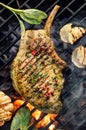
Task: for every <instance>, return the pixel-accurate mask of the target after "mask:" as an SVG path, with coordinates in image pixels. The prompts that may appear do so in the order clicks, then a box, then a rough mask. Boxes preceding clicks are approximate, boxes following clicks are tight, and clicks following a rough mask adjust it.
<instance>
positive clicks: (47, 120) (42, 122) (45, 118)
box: [36, 114, 57, 128]
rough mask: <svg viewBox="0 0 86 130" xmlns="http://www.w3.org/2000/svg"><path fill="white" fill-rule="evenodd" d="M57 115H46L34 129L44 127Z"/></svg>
mask: <svg viewBox="0 0 86 130" xmlns="http://www.w3.org/2000/svg"><path fill="white" fill-rule="evenodd" d="M56 116H57V114H47V115H46V116H45V117H44V118H43V119H42V120H41V121H39V122H38V124H37V125H36V128H40V127H46V126H47V125H48V124H49V123H50V122H51V120H54V119H55V117H56Z"/></svg>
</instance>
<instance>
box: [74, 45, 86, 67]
mask: <svg viewBox="0 0 86 130" xmlns="http://www.w3.org/2000/svg"><path fill="white" fill-rule="evenodd" d="M72 62H73V63H74V64H75V65H76V66H77V67H79V68H85V67H86V48H84V47H83V46H79V47H77V48H76V49H75V50H74V51H73V53H72Z"/></svg>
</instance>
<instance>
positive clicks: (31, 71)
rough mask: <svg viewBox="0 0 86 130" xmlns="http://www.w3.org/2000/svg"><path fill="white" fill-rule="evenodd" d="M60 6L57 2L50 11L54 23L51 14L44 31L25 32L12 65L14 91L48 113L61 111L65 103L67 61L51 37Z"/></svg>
mask: <svg viewBox="0 0 86 130" xmlns="http://www.w3.org/2000/svg"><path fill="white" fill-rule="evenodd" d="M58 9H59V6H57V5H56V6H55V7H54V9H53V11H52V12H51V14H50V17H51V16H52V19H51V22H50V17H49V18H48V20H47V22H46V24H45V27H44V30H43V29H40V30H28V31H26V32H25V34H24V36H23V37H22V38H21V42H20V47H19V51H18V53H17V56H16V57H15V59H14V60H13V62H12V65H11V78H12V80H13V86H14V88H15V90H16V91H17V92H18V93H20V94H21V95H22V96H23V97H24V98H25V99H26V100H27V101H29V102H30V103H31V104H32V105H34V106H35V107H37V108H38V109H40V110H42V111H44V112H46V113H58V112H59V111H60V109H61V106H62V103H61V100H60V94H61V90H62V88H63V84H64V78H63V74H62V69H64V68H65V66H66V63H65V62H64V61H63V60H62V59H61V58H60V57H59V56H58V55H57V53H56V52H55V49H54V46H53V42H52V40H51V38H50V37H49V31H50V27H51V24H52V20H53V19H54V16H55V14H56V12H57V11H58ZM48 23H49V25H48ZM47 25H48V28H47Z"/></svg>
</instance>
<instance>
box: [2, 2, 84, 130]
mask: <svg viewBox="0 0 86 130" xmlns="http://www.w3.org/2000/svg"><path fill="white" fill-rule="evenodd" d="M1 2H3V0H1ZM4 3H5V4H8V5H10V6H12V7H14V8H21V9H22V8H38V9H41V10H43V11H45V12H46V13H47V14H49V13H50V11H51V10H52V8H53V7H54V5H55V4H58V5H60V6H61V9H60V11H59V12H58V14H57V15H56V17H55V20H54V23H53V26H52V28H51V37H52V40H53V41H54V43H55V47H56V51H57V52H58V54H59V55H60V57H62V58H63V59H64V60H65V61H66V62H67V64H68V66H69V68H67V69H66V70H65V72H64V76H65V78H66V82H65V88H64V90H63V92H62V101H63V109H62V111H61V112H60V114H59V116H57V117H56V121H57V122H58V123H59V127H60V129H65V130H82V129H83V127H85V125H86V124H85V123H86V121H85V118H86V115H85V114H86V103H85V100H86V90H85V89H86V70H85V69H78V68H76V67H75V66H74V65H73V64H72V63H71V60H70V59H71V53H72V51H73V50H74V49H75V48H76V47H77V46H79V45H83V46H85V47H86V44H85V43H86V36H84V37H83V38H81V39H80V40H79V41H78V42H77V43H76V44H75V45H74V46H71V45H66V44H63V43H62V42H61V40H60V38H59V29H60V28H61V27H62V26H63V25H64V24H66V23H68V22H73V23H74V24H75V25H82V26H84V27H85V28H86V0H70V1H69V0H65V1H64V0H47V1H46V0H41V1H40V0H35V1H34V2H33V1H32V0H26V1H24V0H22V1H18V0H10V2H9V0H6V1H4ZM44 23H45V21H44V22H43V23H42V24H41V25H35V26H34V25H29V24H27V23H25V26H26V29H33V28H34V29H38V28H42V26H43V25H44ZM19 32H20V28H19V24H18V21H17V20H16V18H15V16H14V15H13V14H12V13H11V12H10V11H8V10H6V9H4V8H2V7H0V90H3V91H5V92H6V93H7V94H9V92H10V93H13V89H12V85H11V80H10V73H9V65H10V63H11V61H12V60H13V58H14V56H15V55H16V52H17V50H18V46H19V39H20V33H19ZM10 86H11V87H10ZM34 111H35V110H34ZM45 115H46V114H45V113H43V115H42V117H41V118H40V119H39V120H41V119H42V118H43V117H44V116H45ZM62 118H64V119H65V120H66V121H62ZM39 120H37V121H36V122H35V123H34V124H33V125H32V126H31V127H30V129H32V128H33V127H34V125H35V124H37V123H38V122H39ZM53 123H55V121H51V122H50V123H49V124H48V126H46V128H44V129H43V128H40V129H39V130H42V129H43V130H48V128H49V126H50V125H51V124H53ZM6 127H8V129H9V125H8V123H6V125H5V126H3V127H1V128H0V129H1V130H4V129H6ZM85 128H86V127H85Z"/></svg>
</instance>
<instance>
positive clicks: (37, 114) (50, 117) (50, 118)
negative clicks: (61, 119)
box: [14, 100, 57, 130]
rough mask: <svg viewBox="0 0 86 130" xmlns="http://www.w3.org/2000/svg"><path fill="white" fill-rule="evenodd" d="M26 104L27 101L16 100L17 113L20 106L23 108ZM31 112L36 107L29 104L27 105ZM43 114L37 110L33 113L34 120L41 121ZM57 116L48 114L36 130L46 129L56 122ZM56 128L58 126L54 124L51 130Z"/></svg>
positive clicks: (15, 108)
mask: <svg viewBox="0 0 86 130" xmlns="http://www.w3.org/2000/svg"><path fill="white" fill-rule="evenodd" d="M24 103H25V101H23V100H15V101H14V111H16V110H17V109H18V108H19V107H20V106H22V105H23V104H24ZM26 106H27V107H28V108H29V109H30V111H32V110H33V109H34V106H32V105H31V104H30V103H27V105H26ZM42 114H43V112H41V111H39V110H37V109H36V110H35V111H34V112H33V113H32V118H34V119H35V120H39V119H40V118H41V116H42ZM56 116H57V114H47V115H46V116H45V117H44V118H43V119H41V121H39V122H38V123H37V125H36V128H40V127H46V126H47V125H48V124H49V123H50V122H51V121H54V120H55V117H56ZM55 127H56V124H52V125H50V127H49V130H54V129H55Z"/></svg>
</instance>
